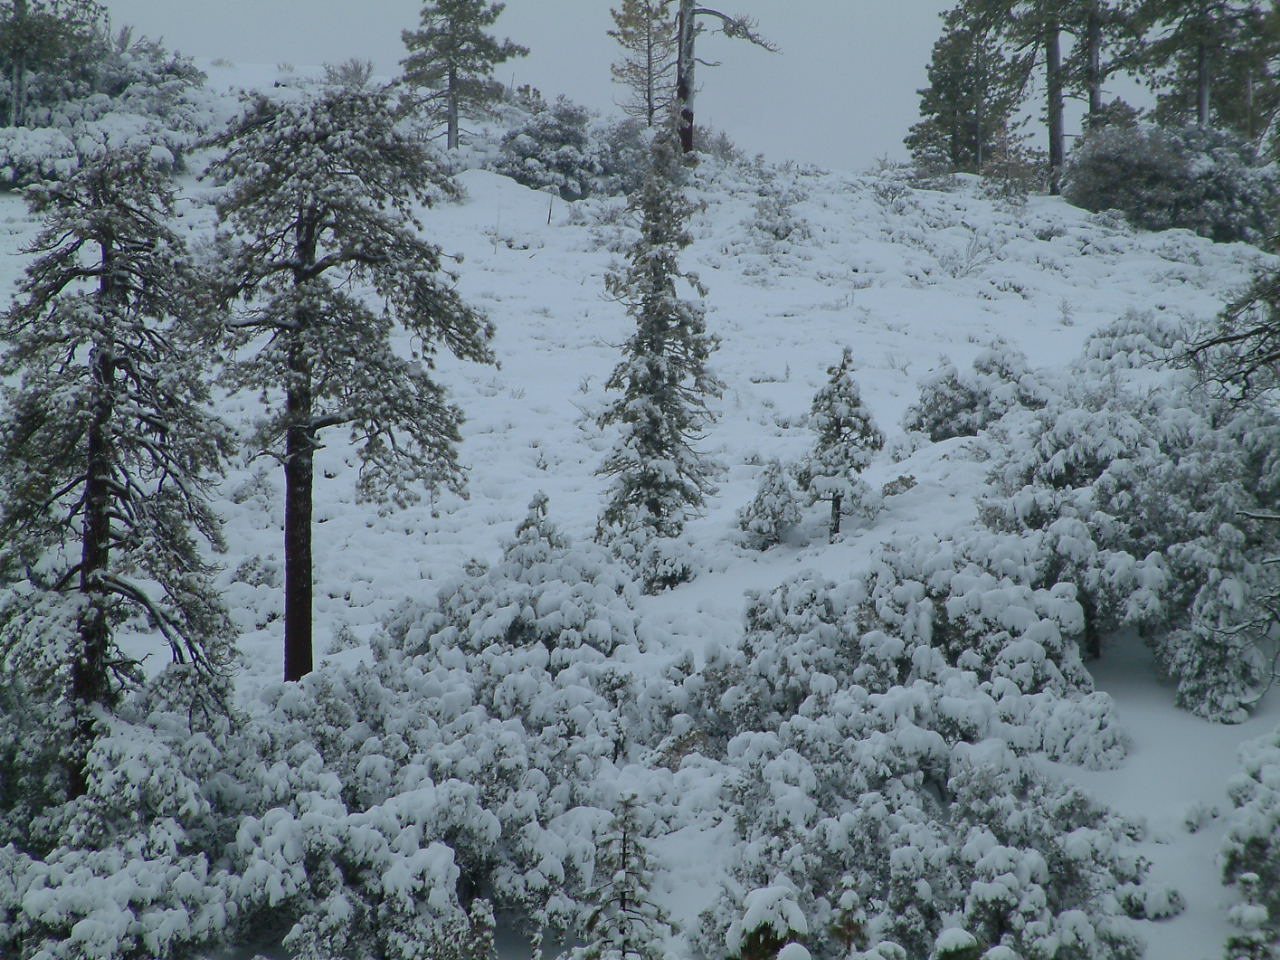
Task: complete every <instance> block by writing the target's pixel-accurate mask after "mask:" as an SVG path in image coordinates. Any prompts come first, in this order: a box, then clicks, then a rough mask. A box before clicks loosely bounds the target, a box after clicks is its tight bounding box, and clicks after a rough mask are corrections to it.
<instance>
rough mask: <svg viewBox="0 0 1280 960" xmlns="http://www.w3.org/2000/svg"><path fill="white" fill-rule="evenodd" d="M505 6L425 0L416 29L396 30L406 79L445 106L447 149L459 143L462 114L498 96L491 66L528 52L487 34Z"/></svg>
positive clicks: (428, 99)
mask: <svg viewBox="0 0 1280 960" xmlns="http://www.w3.org/2000/svg"><path fill="white" fill-rule="evenodd" d="M505 7H506V4H505V3H489V2H487V0H426V2H425V3H424V4H423V6H422V12H421V14H420V16H419V21H420V25H419V27H418V29H417V30H405V31H403V32H402V33H401V34H400V38H401V40H402V41H403V42H404V45H405V49H407V50H408V51H409V56H407V57H405V58H404V59H403V60H401V61H400V65H401V66H402V67H404V82H405V83H407V84H408V85H409V86H411V87H425V88H427V90H428V91H429V93H427V94H426V96H425V97H424V98H423V102H426V103H435V104H438V105H439V106H441V107H443V111H444V116H445V125H446V136H447V141H446V142H447V143H448V146H449V149H450V150H455V149H457V147H458V122H459V120H460V118H461V117H462V115H463V114H464V113H466V112H468V111H474V110H477V109H482V108H484V107H485V106H487V105H488V104H490V103H492V102H493V101H494V100H496V99H498V97H499V96H501V94H502V84H500V83H498V82H497V81H495V80H494V79H493V68H494V67H496V66H497V65H498V64H500V63H505V62H506V61H508V60H510V59H512V58H513V57H523V56H525V55H526V54H527V53H528V52H529V50H528V48H527V47H522V46H520V45H519V44H518V43H512V42H511V41H510V40H502V41H499V40H498V39H497V38H495V37H493V36H492V35H490V34H489V33H488V32H487V30H488V28H489V27H491V26H493V24H494V21H496V20H497V19H498V16H499V15H500V14H501V13H502V11H503V9H505Z"/></svg>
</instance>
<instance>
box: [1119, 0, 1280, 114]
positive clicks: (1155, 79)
mask: <svg viewBox="0 0 1280 960" xmlns="http://www.w3.org/2000/svg"><path fill="white" fill-rule="evenodd" d="M1132 9H1133V16H1134V18H1135V21H1136V23H1137V25H1138V29H1139V30H1140V31H1141V33H1142V34H1143V35H1144V37H1145V38H1146V39H1145V41H1144V43H1143V44H1142V45H1141V47H1140V49H1139V50H1138V53H1137V57H1136V62H1137V65H1138V66H1139V68H1140V69H1141V70H1142V71H1143V72H1144V73H1145V74H1146V76H1147V77H1148V79H1149V80H1150V81H1151V82H1152V84H1153V86H1155V87H1156V89H1157V90H1158V91H1160V103H1159V107H1158V109H1159V112H1161V113H1162V114H1163V115H1164V116H1165V117H1166V118H1174V119H1176V121H1177V122H1179V123H1186V122H1188V121H1193V122H1195V123H1196V124H1198V125H1200V126H1202V127H1203V126H1209V125H1210V124H1212V123H1213V122H1214V120H1215V111H1216V109H1217V107H1218V105H1219V101H1221V104H1222V105H1223V106H1227V107H1228V109H1231V107H1230V106H1229V105H1231V104H1232V103H1233V101H1234V100H1235V97H1236V95H1237V94H1240V93H1243V91H1242V90H1238V89H1237V90H1233V89H1231V87H1230V86H1228V85H1227V84H1226V83H1225V80H1226V78H1227V77H1228V76H1229V75H1230V73H1231V66H1232V62H1233V61H1235V63H1236V65H1237V66H1243V65H1245V64H1249V63H1253V64H1255V67H1254V69H1253V70H1252V71H1251V70H1248V69H1246V70H1244V77H1242V79H1245V78H1247V77H1253V79H1254V80H1257V79H1259V74H1258V72H1257V66H1256V65H1257V64H1265V63H1267V62H1268V61H1270V60H1272V59H1273V58H1274V56H1275V53H1276V39H1277V38H1276V35H1275V32H1274V27H1272V28H1270V29H1269V28H1268V27H1267V26H1266V25H1267V24H1268V22H1269V21H1271V20H1272V17H1268V16H1267V14H1266V13H1265V12H1264V6H1263V4H1261V3H1259V2H1258V0H1132ZM1268 48H1269V49H1268Z"/></svg>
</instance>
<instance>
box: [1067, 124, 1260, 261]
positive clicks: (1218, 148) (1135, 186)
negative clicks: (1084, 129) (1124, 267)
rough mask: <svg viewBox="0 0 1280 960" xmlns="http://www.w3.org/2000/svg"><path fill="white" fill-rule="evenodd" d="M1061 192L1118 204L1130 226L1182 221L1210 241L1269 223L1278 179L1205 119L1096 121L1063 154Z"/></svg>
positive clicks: (1243, 235) (1097, 203)
mask: <svg viewBox="0 0 1280 960" xmlns="http://www.w3.org/2000/svg"><path fill="white" fill-rule="evenodd" d="M1063 195H1064V196H1065V197H1066V198H1067V199H1068V200H1070V201H1071V202H1072V203H1074V204H1076V205H1077V206H1081V207H1084V208H1085V209H1086V210H1093V211H1101V210H1112V209H1114V210H1120V211H1121V212H1123V213H1124V215H1125V216H1126V217H1127V218H1128V219H1129V221H1130V222H1131V223H1132V224H1133V225H1134V226H1137V227H1142V228H1144V229H1147V230H1167V229H1169V228H1171V227H1185V228H1186V229H1188V230H1194V231H1195V232H1196V233H1198V234H1200V235H1201V236H1205V237H1209V238H1210V239H1212V240H1217V241H1231V240H1245V241H1249V242H1253V243H1257V242H1260V241H1262V240H1264V239H1266V238H1267V237H1270V236H1272V235H1273V234H1274V233H1275V231H1276V220H1275V214H1274V212H1273V211H1274V210H1275V207H1276V202H1277V200H1278V199H1280V179H1278V178H1277V175H1276V171H1275V169H1274V168H1273V167H1270V166H1266V165H1264V164H1263V163H1262V162H1261V161H1260V160H1259V159H1258V158H1257V156H1256V155H1255V153H1254V151H1253V149H1252V147H1251V146H1250V145H1248V144H1247V143H1245V142H1244V141H1242V140H1240V139H1238V138H1236V137H1234V136H1233V135H1232V134H1229V133H1226V132H1224V131H1220V130H1213V129H1210V128H1208V127H1201V126H1190V127H1184V128H1181V129H1175V128H1168V127H1158V126H1154V125H1151V124H1136V125H1132V126H1125V125H1110V126H1103V127H1100V128H1098V129H1096V130H1093V131H1091V132H1089V133H1086V135H1085V137H1084V138H1083V139H1082V140H1081V142H1080V144H1079V146H1077V147H1076V149H1075V150H1074V151H1072V153H1071V156H1070V158H1069V159H1068V161H1067V168H1066V176H1065V182H1064V184H1063Z"/></svg>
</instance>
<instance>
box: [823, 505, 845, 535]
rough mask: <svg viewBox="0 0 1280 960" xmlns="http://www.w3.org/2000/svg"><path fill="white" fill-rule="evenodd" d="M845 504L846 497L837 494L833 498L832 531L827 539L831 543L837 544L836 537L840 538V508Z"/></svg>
mask: <svg viewBox="0 0 1280 960" xmlns="http://www.w3.org/2000/svg"><path fill="white" fill-rule="evenodd" d="M842 503H844V497H842V496H841V495H840V494H838V493H837V494H835V495H834V496H832V498H831V530H830V533H829V534H828V535H827V539H828V540H829V541H830V542H831V543H835V542H836V537H838V536H840V506H841V504H842Z"/></svg>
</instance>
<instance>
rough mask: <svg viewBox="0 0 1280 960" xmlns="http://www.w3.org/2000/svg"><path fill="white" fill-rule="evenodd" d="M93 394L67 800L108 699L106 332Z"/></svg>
mask: <svg viewBox="0 0 1280 960" xmlns="http://www.w3.org/2000/svg"><path fill="white" fill-rule="evenodd" d="M112 253H113V251H112V247H111V243H110V242H109V241H107V242H104V243H103V244H102V271H103V272H102V279H101V280H100V281H99V288H98V297H99V301H100V304H101V305H102V306H104V307H105V306H107V305H109V304H110V303H111V301H112V300H113V299H114V298H115V295H116V291H115V289H114V283H113V279H112V275H111V264H112V259H113V256H112ZM89 364H90V367H91V370H92V376H93V386H94V397H93V409H92V412H91V413H90V418H89V425H88V427H87V429H86V432H85V445H86V455H85V484H84V517H83V521H82V542H81V545H80V584H79V590H80V593H81V594H82V595H83V598H84V602H85V606H84V610H82V611H81V613H80V618H79V623H78V629H79V635H80V655H79V657H78V658H77V660H76V662H75V664H74V666H73V667H72V671H71V697H72V700H73V701H74V705H75V711H76V715H77V720H76V739H77V741H78V742H77V744H76V749H74V750H73V751H72V757H73V759H72V761H71V769H70V770H69V771H68V774H69V778H68V795H69V797H70V799H75V798H76V797H81V796H84V794H85V793H86V792H87V790H88V788H89V784H88V775H87V773H86V770H85V760H86V755H87V753H88V750H89V746H90V744H91V743H92V742H93V736H94V734H93V720H92V718H91V717H90V712H91V710H92V708H93V707H94V706H95V705H96V704H106V703H109V702H110V699H111V685H110V682H109V676H108V674H109V667H108V665H107V659H108V656H109V650H110V643H111V625H110V624H109V623H108V622H107V606H108V604H107V585H106V583H105V582H104V577H105V576H106V572H107V567H108V564H109V563H110V560H111V474H112V449H111V418H112V417H113V416H114V414H115V396H114V385H115V377H116V360H115V356H114V354H113V351H112V347H111V343H110V337H107V338H106V342H105V343H100V344H98V345H97V346H95V347H94V348H93V351H92V353H91V354H90V356H89Z"/></svg>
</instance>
